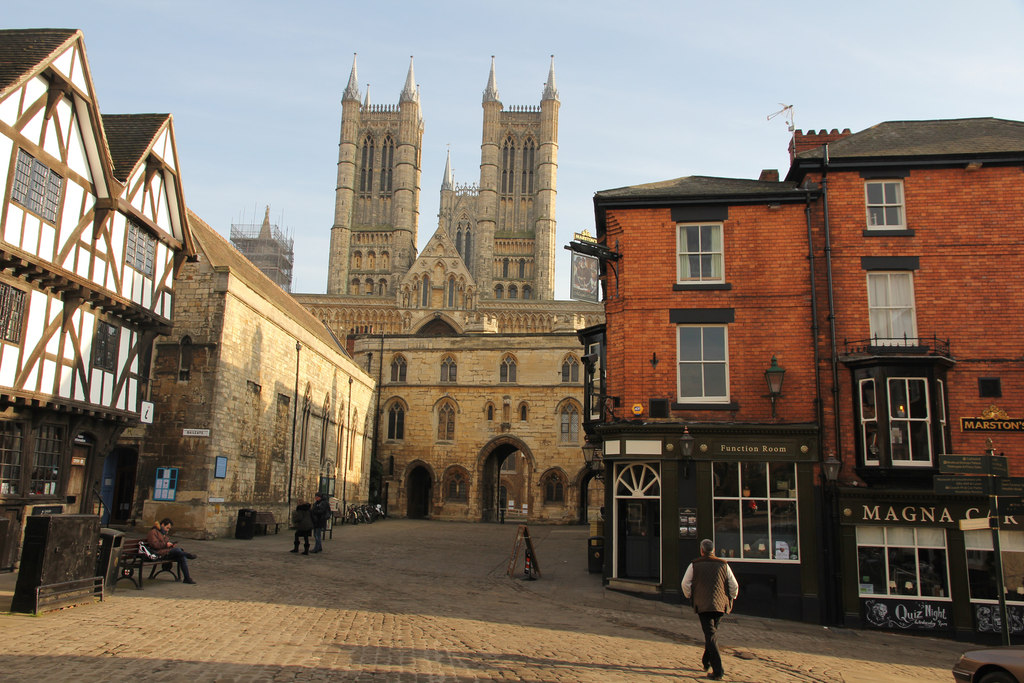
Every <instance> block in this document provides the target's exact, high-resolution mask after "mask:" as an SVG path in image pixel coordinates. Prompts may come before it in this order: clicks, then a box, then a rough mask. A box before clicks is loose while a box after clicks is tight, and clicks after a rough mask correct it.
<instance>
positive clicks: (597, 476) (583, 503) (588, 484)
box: [577, 470, 604, 524]
mask: <svg viewBox="0 0 1024 683" xmlns="http://www.w3.org/2000/svg"><path fill="white" fill-rule="evenodd" d="M578 489H579V492H580V499H579V515H578V517H577V522H578V523H579V524H587V523H588V522H591V521H597V520H600V519H601V518H602V516H601V509H602V508H603V507H604V479H603V478H602V476H601V473H600V472H595V471H594V470H587V471H586V472H584V473H583V476H581V477H580V483H579V487H578Z"/></svg>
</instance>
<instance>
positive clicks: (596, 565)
mask: <svg viewBox="0 0 1024 683" xmlns="http://www.w3.org/2000/svg"><path fill="white" fill-rule="evenodd" d="M587 569H589V570H590V572H591V573H595V572H600V571H603V570H604V536H591V537H590V538H588V539H587Z"/></svg>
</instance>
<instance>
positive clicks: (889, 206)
mask: <svg viewBox="0 0 1024 683" xmlns="http://www.w3.org/2000/svg"><path fill="white" fill-rule="evenodd" d="M873 188H880V189H881V193H882V196H881V197H876V198H875V199H876V200H875V201H872V200H871V198H870V195H871V190H872V189H873ZM893 193H895V196H892V194H893ZM887 195H888V196H887ZM903 197H904V195H903V181H902V180H893V179H886V180H868V181H865V182H864V208H865V220H866V222H867V229H868V230H906V229H907V213H906V204H905V202H904V199H903ZM893 212H895V213H896V214H897V215H895V216H893V215H892V214H893ZM879 217H881V222H879ZM890 220H893V222H890Z"/></svg>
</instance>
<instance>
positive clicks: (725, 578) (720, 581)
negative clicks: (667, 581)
mask: <svg viewBox="0 0 1024 683" xmlns="http://www.w3.org/2000/svg"><path fill="white" fill-rule="evenodd" d="M682 588H683V595H685V596H686V597H688V598H689V597H691V595H692V597H693V611H695V612H696V613H697V616H699V617H700V626H701V628H702V629H704V656H703V657H701V664H703V665H704V670H705V671H707V670H708V669H711V673H709V674H708V678H710V679H712V680H715V681H717V680H720V679H721V678H722V675H723V673H724V672H723V671H722V655H721V654H719V652H718V621H719V620H720V619H721V618H722V615H723V614H727V613H729V612H731V611H732V602H733V600H735V599H736V596H737V595H739V592H740V585H739V584H738V583H736V576H735V575H733V573H732V569H731V568H730V567H729V563H728V562H726V561H725V560H723V559H721V558H718V557H715V543H714V541H712V540H711V539H709V538H705V539H704V540H703V541H701V542H700V557H698V558H697V559H696V560H694V561H693V562H691V563H690V566H689V567H687V568H686V574H684V575H683V585H682Z"/></svg>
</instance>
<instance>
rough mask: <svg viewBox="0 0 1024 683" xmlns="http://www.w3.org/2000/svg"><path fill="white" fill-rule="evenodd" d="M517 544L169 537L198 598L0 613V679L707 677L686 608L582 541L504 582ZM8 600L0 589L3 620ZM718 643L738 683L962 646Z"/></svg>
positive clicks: (896, 669) (121, 590) (411, 537)
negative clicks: (619, 581)
mask: <svg viewBox="0 0 1024 683" xmlns="http://www.w3.org/2000/svg"><path fill="white" fill-rule="evenodd" d="M516 530H517V527H516V526H515V525H505V526H499V525H486V524H459V523H446V522H430V521H416V520H394V519H390V520H383V521H379V522H377V523H375V524H367V525H358V526H349V527H341V528H338V529H336V530H335V531H334V538H333V539H330V540H328V541H326V542H325V548H326V549H325V552H323V553H322V554H319V555H310V556H303V555H301V554H300V555H294V554H291V553H289V552H288V550H289V549H290V547H291V539H290V536H289V535H288V534H287V532H285V531H282V533H281V534H280V535H270V536H265V537H264V536H261V537H257V538H255V539H253V540H251V541H247V540H235V539H219V540H215V541H190V540H184V541H183V542H182V545H183V546H184V547H186V548H187V549H188V550H190V551H191V552H194V553H197V554H198V555H199V559H197V560H194V561H193V562H192V563H191V565H190V566H191V568H192V574H193V577H194V578H195V579H196V580H197V581H198V585H195V586H186V585H182V584H179V583H175V582H173V581H171V580H169V579H168V578H167V575H164V576H163V577H159V578H157V579H156V580H154V581H151V582H146V583H145V584H144V589H143V590H141V591H138V590H135V588H134V587H133V586H131V585H130V584H129V583H128V582H126V581H122V582H121V583H120V585H119V586H118V587H117V590H116V591H115V592H113V593H112V594H110V595H108V596H107V599H106V600H104V601H103V602H96V603H93V604H88V605H80V606H77V607H72V608H66V609H63V610H58V611H54V612H49V613H47V614H44V615H41V616H30V615H21V614H0V643H2V647H0V680H3V681H66V680H76V681H123V680H132V679H137V678H142V679H144V680H146V681H183V680H188V681H324V680H344V681H399V682H412V681H417V682H418V681H456V682H461V681H501V680H513V681H573V682H576V681H694V680H703V679H704V676H705V674H704V672H703V671H702V670H701V669H700V655H701V651H702V649H703V645H702V643H703V639H702V636H701V631H700V624H699V622H698V621H697V618H696V616H695V615H694V614H693V612H692V611H691V610H690V609H689V608H687V607H680V606H672V605H666V604H664V603H661V602H657V601H653V600H645V599H642V598H638V597H633V596H629V595H624V594H621V593H616V592H614V591H609V590H606V589H604V588H603V587H602V585H601V579H600V576H599V575H597V574H589V573H588V572H587V569H586V543H587V529H586V528H585V527H579V526H574V527H559V526H535V527H531V528H530V534H531V536H532V538H533V542H534V546H535V548H536V552H537V557H538V560H539V564H540V568H541V570H542V577H541V578H540V579H539V580H537V581H524V580H522V578H521V575H520V576H517V577H516V578H509V577H508V576H506V573H505V572H506V569H507V566H508V562H509V558H510V556H511V551H512V547H513V544H514V539H515V536H516ZM139 535H141V534H139ZM129 536H133V535H131V534H129ZM520 562H521V561H520ZM520 566H521V565H520ZM14 585H15V575H13V574H10V573H7V574H0V608H6V607H7V606H8V605H9V598H10V596H11V594H12V593H13V590H14ZM721 640H722V645H723V654H724V661H725V667H726V680H731V681H749V682H751V683H754V682H761V681H848V682H857V683H867V682H869V681H870V682H874V681H904V680H912V681H951V680H952V676H951V675H950V673H949V670H950V667H951V666H952V664H953V662H954V660H955V659H956V657H957V655H958V654H959V653H960V651H962V650H964V649H969V648H968V646H965V645H964V644H962V643H955V642H951V641H947V640H941V639H933V638H915V637H910V636H900V635H893V634H886V633H877V632H869V631H853V630H846V629H827V628H823V627H820V626H815V625H808V624H796V623H792V622H785V621H775V620H771V619H758V618H752V617H744V616H729V617H726V618H725V619H724V620H723V625H722V630H721Z"/></svg>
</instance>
